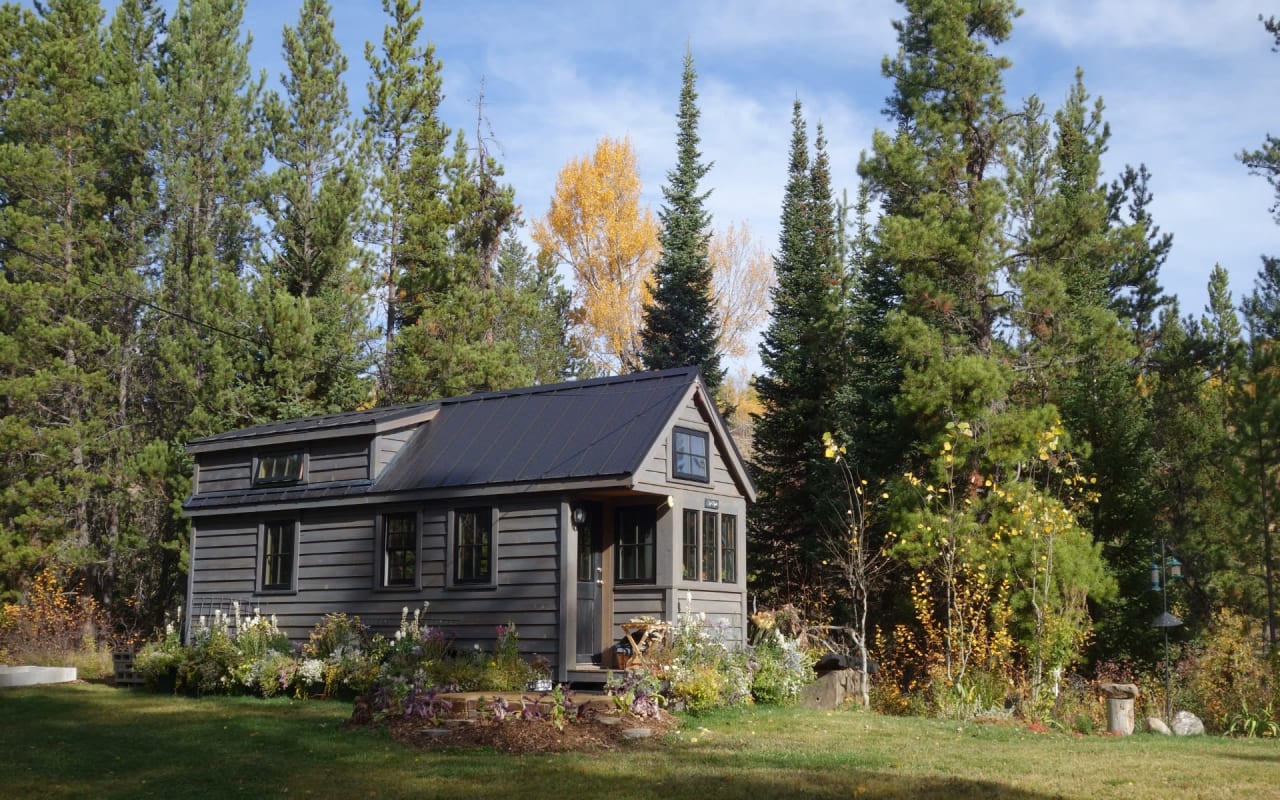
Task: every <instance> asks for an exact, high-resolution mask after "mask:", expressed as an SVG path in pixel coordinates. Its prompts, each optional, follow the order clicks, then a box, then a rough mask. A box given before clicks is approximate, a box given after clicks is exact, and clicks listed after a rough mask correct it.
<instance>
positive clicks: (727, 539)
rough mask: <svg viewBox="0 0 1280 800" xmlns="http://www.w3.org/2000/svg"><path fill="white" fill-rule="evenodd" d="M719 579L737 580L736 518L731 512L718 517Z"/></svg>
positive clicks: (730, 581)
mask: <svg viewBox="0 0 1280 800" xmlns="http://www.w3.org/2000/svg"><path fill="white" fill-rule="evenodd" d="M720 580H722V581H724V582H725V583H735V582H737V580H738V518H737V517H735V516H734V515H732V514H723V515H721V517H720Z"/></svg>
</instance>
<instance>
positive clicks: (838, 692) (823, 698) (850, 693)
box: [800, 669, 866, 711]
mask: <svg viewBox="0 0 1280 800" xmlns="http://www.w3.org/2000/svg"><path fill="white" fill-rule="evenodd" d="M864 680H866V677H865V676H864V675H863V674H862V673H861V672H858V671H857V670H856V669H837V670H832V671H830V672H824V673H823V674H821V675H819V676H818V678H817V680H815V681H814V682H813V683H811V684H809V685H808V686H806V687H804V688H803V689H801V690H800V705H801V706H804V707H805V708H814V709H817V710H819V711H834V710H836V709H837V708H840V707H841V706H842V705H844V704H845V702H846V701H848V700H850V699H853V698H857V697H861V696H862V682H863V681H864Z"/></svg>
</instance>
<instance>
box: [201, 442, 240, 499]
mask: <svg viewBox="0 0 1280 800" xmlns="http://www.w3.org/2000/svg"><path fill="white" fill-rule="evenodd" d="M252 472H253V455H252V454H250V453H245V452H235V453H208V454H205V455H202V456H200V483H199V484H198V485H197V486H196V493H197V494H206V493H209V492H235V491H244V490H245V489H248V488H250V485H251V482H250V480H249V479H250V478H251V477H252V475H251V473H252Z"/></svg>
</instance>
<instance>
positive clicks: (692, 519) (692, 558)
mask: <svg viewBox="0 0 1280 800" xmlns="http://www.w3.org/2000/svg"><path fill="white" fill-rule="evenodd" d="M683 556H684V568H683V570H682V571H681V574H682V575H683V577H684V579H685V580H687V581H696V580H697V579H698V512H697V511H694V510H693V509H691V508H686V509H685V510H684V548H683Z"/></svg>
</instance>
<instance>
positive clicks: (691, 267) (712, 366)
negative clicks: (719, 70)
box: [641, 52, 724, 396]
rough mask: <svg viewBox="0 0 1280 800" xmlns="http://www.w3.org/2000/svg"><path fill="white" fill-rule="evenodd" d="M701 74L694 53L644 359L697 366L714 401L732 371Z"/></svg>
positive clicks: (687, 60) (658, 364) (647, 314)
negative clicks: (706, 185) (708, 182)
mask: <svg viewBox="0 0 1280 800" xmlns="http://www.w3.org/2000/svg"><path fill="white" fill-rule="evenodd" d="M696 79H697V73H696V72H695V71H694V68H693V55H692V53H689V52H686V53H685V57H684V76H683V82H682V84H681V89H680V110H679V113H678V115H677V119H678V133H677V135H676V166H675V168H674V169H672V170H671V171H670V172H668V173H667V185H666V186H664V187H663V188H662V196H663V198H664V203H663V207H662V210H661V211H660V212H659V214H658V216H659V219H660V221H661V223H662V234H661V244H662V255H661V257H660V258H659V259H658V263H657V264H656V265H655V266H654V290H653V301H652V302H651V303H650V304H648V305H646V307H645V311H644V329H643V331H642V333H641V358H642V359H643V361H644V365H645V368H646V369H668V368H671V367H686V366H696V367H698V368H699V369H701V371H702V378H703V381H705V382H706V384H707V389H708V390H710V392H711V393H712V395H713V396H718V393H719V388H720V384H721V382H722V381H723V380H724V369H723V368H722V367H721V366H720V354H719V352H718V347H719V342H718V337H717V331H718V330H719V327H718V323H717V320H716V307H715V300H714V298H713V297H712V295H711V282H712V270H711V263H710V261H709V260H708V259H707V242H708V241H709V239H710V238H711V215H710V214H709V213H708V212H707V210H706V209H705V207H704V205H703V204H704V203H705V202H706V199H707V196H708V195H709V194H710V192H701V191H700V190H699V185H698V184H699V181H701V180H702V179H703V178H704V177H706V174H707V172H708V171H709V170H710V169H711V165H710V164H704V163H702V160H701V159H702V153H701V152H700V151H699V150H698V143H699V137H698V117H699V111H698V93H697V91H696V89H695V86H694V84H695V82H696Z"/></svg>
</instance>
